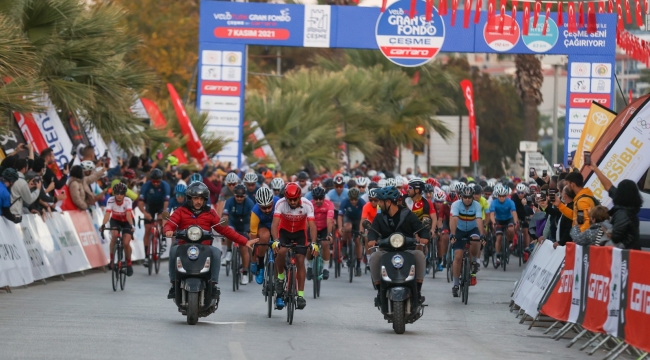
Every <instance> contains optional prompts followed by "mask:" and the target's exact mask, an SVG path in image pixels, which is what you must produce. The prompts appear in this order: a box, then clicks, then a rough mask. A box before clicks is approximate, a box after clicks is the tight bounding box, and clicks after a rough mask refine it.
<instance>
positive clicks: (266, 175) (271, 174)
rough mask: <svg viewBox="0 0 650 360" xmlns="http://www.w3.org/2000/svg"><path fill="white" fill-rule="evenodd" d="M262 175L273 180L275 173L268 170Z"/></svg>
mask: <svg viewBox="0 0 650 360" xmlns="http://www.w3.org/2000/svg"><path fill="white" fill-rule="evenodd" d="M262 175H264V178H265V179H273V172H271V170H266V171H265V172H264V174H262Z"/></svg>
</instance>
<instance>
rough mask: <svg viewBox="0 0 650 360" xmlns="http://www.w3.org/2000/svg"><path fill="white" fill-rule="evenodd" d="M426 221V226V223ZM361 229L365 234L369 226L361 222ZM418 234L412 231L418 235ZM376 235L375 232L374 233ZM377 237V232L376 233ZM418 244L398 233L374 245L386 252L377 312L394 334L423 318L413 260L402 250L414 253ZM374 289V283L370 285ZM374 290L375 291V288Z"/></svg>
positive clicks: (429, 221)
mask: <svg viewBox="0 0 650 360" xmlns="http://www.w3.org/2000/svg"><path fill="white" fill-rule="evenodd" d="M426 220H428V224H427V222H426ZM423 223H424V227H422V228H421V229H420V230H422V229H424V228H425V227H427V226H430V224H431V219H429V218H425V221H423ZM363 227H364V228H365V229H366V230H369V231H375V230H374V229H372V228H371V226H370V222H369V221H368V220H365V221H364V222H363ZM420 230H418V231H416V233H417V232H419V231H420ZM375 232H376V231H375ZM376 233H377V234H379V233H378V232H376ZM416 245H418V241H417V240H416V239H415V235H414V237H406V236H404V235H403V234H401V233H393V234H392V235H391V236H389V237H388V238H385V239H380V240H378V241H377V245H376V246H375V247H374V248H379V249H380V250H383V251H386V253H385V254H383V255H382V256H381V261H380V264H381V282H380V285H379V286H380V290H381V291H380V292H379V293H380V294H381V296H380V299H379V303H376V304H375V305H377V308H378V309H379V311H381V313H382V314H383V315H384V319H385V320H388V323H389V324H390V323H392V324H393V330H394V331H395V333H397V334H403V333H404V331H405V330H406V324H412V323H414V322H415V321H417V320H418V319H419V318H421V317H422V315H424V306H426V305H423V304H420V302H419V298H418V296H416V295H417V293H418V292H417V284H416V279H415V256H413V254H411V253H409V252H407V251H406V250H415V247H416ZM373 286H374V283H373ZM375 289H376V287H375Z"/></svg>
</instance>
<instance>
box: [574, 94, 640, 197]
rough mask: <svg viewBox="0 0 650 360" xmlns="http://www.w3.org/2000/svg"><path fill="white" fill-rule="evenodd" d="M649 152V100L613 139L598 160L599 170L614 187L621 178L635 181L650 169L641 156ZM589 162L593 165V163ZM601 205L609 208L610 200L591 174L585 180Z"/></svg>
mask: <svg viewBox="0 0 650 360" xmlns="http://www.w3.org/2000/svg"><path fill="white" fill-rule="evenodd" d="M649 149H650V104H648V101H646V102H645V103H644V105H643V106H642V107H641V108H640V109H638V110H637V111H636V112H635V114H634V115H633V116H632V117H631V119H630V121H629V122H628V124H627V126H626V127H625V128H624V129H623V131H622V132H621V133H620V134H619V135H618V137H617V138H616V140H614V142H613V144H612V146H611V147H610V149H609V150H608V151H607V153H606V154H605V155H604V156H603V157H602V158H601V159H600V160H598V162H597V164H598V168H599V169H600V170H601V171H602V172H603V174H605V176H607V178H608V179H609V180H611V182H612V183H613V184H614V185H618V183H620V182H621V180H623V179H630V180H632V181H634V182H637V181H639V180H640V179H641V177H643V175H645V173H646V172H647V170H648V167H650V157H648V156H641V154H645V153H647V152H648V151H650V150H649ZM593 161H594V160H593V159H592V163H593ZM585 186H586V187H588V188H590V189H591V190H592V191H593V192H594V195H595V196H596V197H597V198H599V199H600V201H601V203H602V205H604V206H607V207H611V206H612V199H611V198H610V197H609V195H608V193H607V191H605V189H604V187H603V185H602V184H601V183H600V181H599V180H598V178H597V177H596V175H594V174H590V175H589V177H588V178H587V179H586V181H585Z"/></svg>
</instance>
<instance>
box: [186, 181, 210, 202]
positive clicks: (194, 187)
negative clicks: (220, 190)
mask: <svg viewBox="0 0 650 360" xmlns="http://www.w3.org/2000/svg"><path fill="white" fill-rule="evenodd" d="M185 195H186V196H187V197H188V198H190V199H191V198H194V197H198V196H200V197H202V198H204V199H205V201H208V200H209V199H210V190H209V189H208V187H207V186H206V185H205V184H204V183H202V182H195V183H192V184H190V186H188V187H187V190H185Z"/></svg>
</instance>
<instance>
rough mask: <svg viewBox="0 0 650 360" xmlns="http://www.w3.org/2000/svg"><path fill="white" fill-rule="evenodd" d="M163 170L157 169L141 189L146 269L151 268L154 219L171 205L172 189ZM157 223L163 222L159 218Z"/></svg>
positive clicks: (140, 204) (139, 203)
mask: <svg viewBox="0 0 650 360" xmlns="http://www.w3.org/2000/svg"><path fill="white" fill-rule="evenodd" d="M162 176H163V172H162V170H160V169H158V168H156V169H153V170H152V171H151V174H150V175H149V177H150V178H151V180H149V181H147V182H146V183H144V185H142V188H141V189H140V201H139V202H138V207H139V208H140V211H141V212H142V214H144V253H145V254H147V255H146V258H145V259H144V264H143V265H144V267H149V262H150V259H149V241H150V239H149V235H150V234H151V224H153V217H154V216H155V215H160V214H161V213H162V212H163V211H164V210H165V209H167V207H168V205H169V195H170V192H171V189H170V188H169V184H167V182H165V181H163V180H162ZM156 221H161V222H162V218H160V217H159V218H158V219H157V220H156Z"/></svg>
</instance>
